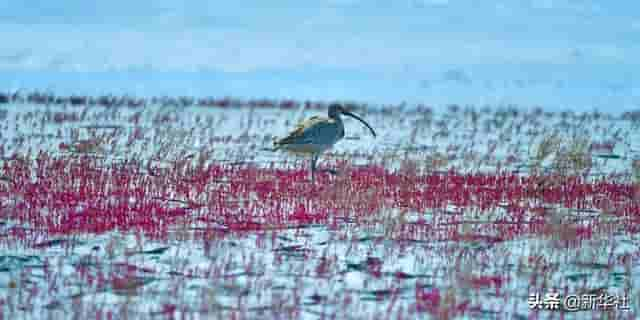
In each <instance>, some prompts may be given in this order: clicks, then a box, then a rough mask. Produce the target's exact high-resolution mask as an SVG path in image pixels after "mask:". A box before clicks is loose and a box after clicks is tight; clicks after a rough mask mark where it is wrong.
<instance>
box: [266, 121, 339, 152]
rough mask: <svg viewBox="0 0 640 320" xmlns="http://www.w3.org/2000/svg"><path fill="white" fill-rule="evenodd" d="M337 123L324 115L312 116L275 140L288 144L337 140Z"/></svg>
mask: <svg viewBox="0 0 640 320" xmlns="http://www.w3.org/2000/svg"><path fill="white" fill-rule="evenodd" d="M336 129H337V128H336V123H335V121H334V120H332V119H328V118H324V117H317V116H316V117H311V118H309V119H307V120H305V121H303V122H301V123H300V124H298V125H297V126H296V128H295V129H294V130H293V131H291V133H289V135H287V136H286V137H284V138H282V139H280V140H278V141H276V142H275V144H276V145H286V144H325V143H332V142H335V141H333V140H335V138H336V136H337V130H336Z"/></svg>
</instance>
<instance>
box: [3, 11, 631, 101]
mask: <svg viewBox="0 0 640 320" xmlns="http://www.w3.org/2000/svg"><path fill="white" fill-rule="evenodd" d="M639 12H640V2H638V1H609V2H605V1H598V2H596V1H587V0H585V1H577V0H572V1H569V0H520V1H515V0H514V1H472V0H460V1H456V0H422V1H418V0H413V1H411V0H407V1H358V0H324V1H315V2H313V3H311V4H310V3H306V2H300V1H271V2H268V3H267V2H264V1H235V2H231V1H226V2H223V3H219V2H217V1H216V2H214V1H204V0H196V1H184V2H178V1H123V0H112V1H108V2H104V1H103V2H88V1H79V0H68V1H64V2H63V3H62V4H60V3H58V2H52V1H7V0H0V39H3V41H0V90H18V89H22V90H34V89H38V90H47V91H51V92H54V93H56V94H92V95H96V94H105V93H113V94H132V95H138V96H151V95H194V96H216V97H218V96H227V95H229V96H234V97H239V98H262V97H266V98H293V99H313V100H351V101H359V102H367V103H369V104H373V105H375V104H397V103H401V102H407V103H409V104H418V103H421V104H426V105H430V106H434V107H438V106H446V105H448V104H461V105H475V106H484V105H492V106H501V105H517V106H521V107H523V108H527V107H534V106H542V107H544V108H547V109H563V110H565V109H572V110H593V109H598V110H600V111H612V112H620V111H624V110H630V109H638V108H639V107H640V59H638V58H637V57H640V14H639Z"/></svg>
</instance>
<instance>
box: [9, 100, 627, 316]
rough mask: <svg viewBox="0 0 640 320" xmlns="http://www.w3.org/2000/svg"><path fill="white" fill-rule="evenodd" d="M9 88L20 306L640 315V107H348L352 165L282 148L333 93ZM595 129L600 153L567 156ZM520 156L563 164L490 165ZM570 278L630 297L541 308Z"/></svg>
mask: <svg viewBox="0 0 640 320" xmlns="http://www.w3.org/2000/svg"><path fill="white" fill-rule="evenodd" d="M0 108H1V109H2V110H6V111H7V113H6V121H5V122H4V125H3V126H2V130H1V131H0V133H1V134H2V145H3V148H2V150H3V160H2V161H3V169H2V171H1V172H2V177H3V180H2V183H0V186H1V189H0V200H1V202H0V203H1V204H2V209H1V210H2V211H1V212H2V214H1V217H2V224H1V225H0V230H2V231H1V232H0V234H1V235H2V238H1V240H0V250H1V251H0V287H2V288H3V290H2V291H1V292H0V299H1V300H0V305H1V308H0V312H1V315H2V318H5V317H6V318H12V319H13V318H16V317H28V318H59V317H64V316H66V315H68V314H74V315H76V316H78V317H80V318H89V317H91V318H93V317H96V318H104V317H107V318H110V317H115V318H125V317H136V318H170V317H183V316H184V317H186V318H198V319H199V318H221V319H226V318H229V317H232V316H235V317H236V318H243V319H244V318H249V319H252V318H264V317H266V318H304V319H321V318H328V317H331V318H353V319H361V318H380V319H386V318H434V319H438V318H442V319H444V318H485V319H514V318H516V319H517V318H520V319H531V318H533V319H535V318H541V319H547V318H559V317H561V316H562V317H564V318H565V319H584V318H587V319H591V318H593V319H599V318H602V317H611V318H616V319H634V318H636V317H637V310H638V307H640V300H639V299H638V297H639V295H638V293H639V292H638V291H639V290H638V281H639V279H640V278H639V277H640V276H639V271H640V270H639V268H638V265H639V264H638V259H639V258H640V255H639V254H640V252H639V251H638V245H639V244H640V243H639V240H640V239H639V237H638V230H639V229H638V223H639V222H640V220H639V219H640V218H639V217H640V216H638V212H639V210H638V206H639V204H638V197H637V195H636V194H634V193H633V192H635V191H634V190H636V189H634V186H635V185H634V181H636V182H635V183H636V184H637V180H634V171H633V170H632V168H633V165H634V163H635V162H634V161H636V159H637V158H638V154H637V150H638V145H637V141H639V140H638V139H637V137H638V123H637V122H634V121H631V120H625V119H622V118H619V117H616V118H614V117H609V116H607V115H606V114H601V115H599V116H596V115H594V114H559V113H545V112H536V111H534V110H531V111H530V112H524V111H519V112H514V111H513V110H511V109H502V110H485V111H481V110H476V111H475V112H471V110H464V109H461V110H456V109H455V108H450V109H449V110H447V111H442V112H436V113H427V112H424V111H422V112H410V111H394V112H381V111H379V110H378V111H369V112H366V111H363V110H359V111H361V112H360V114H361V115H362V116H363V118H365V119H366V120H367V121H368V122H369V123H370V124H371V125H372V126H373V127H374V128H375V129H376V131H377V132H378V133H379V137H378V138H377V139H373V138H371V137H370V136H369V135H368V132H367V130H366V128H364V127H362V126H361V125H360V124H359V123H358V122H356V121H351V120H346V122H345V126H346V132H347V134H346V137H345V139H344V140H343V141H341V142H339V143H338V144H337V145H336V146H335V148H334V149H332V150H331V152H328V153H327V154H326V155H324V156H323V157H322V160H321V164H320V165H321V167H326V168H336V170H337V171H338V175H336V176H334V175H330V174H321V175H320V177H319V181H318V182H317V184H315V185H311V183H310V182H309V181H308V171H307V163H306V161H305V159H301V158H294V157H291V156H289V155H286V154H281V153H275V152H273V151H270V150H269V149H270V148H271V141H272V139H273V138H274V137H276V136H282V135H284V134H286V132H287V131H288V130H290V129H291V128H292V127H293V126H294V124H295V123H297V122H298V121H299V120H300V119H302V118H306V117H308V116H310V115H312V114H313V115H315V114H317V113H319V112H320V111H318V110H305V111H298V110H296V109H282V108H250V107H247V106H246V105H242V106H232V107H228V108H213V107H200V106H190V107H167V106H164V107H163V106H160V105H154V104H149V105H147V106H145V107H138V108H125V107H119V108H115V107H113V108H105V107H101V106H92V107H84V106H81V107H72V106H68V107H64V106H61V105H49V106H47V105H36V104H32V105H24V104H4V105H1V106H0ZM474 119H475V120H474ZM551 132H557V133H558V137H560V139H561V140H560V141H561V142H560V143H559V144H558V145H557V150H558V152H557V153H555V154H551V155H549V156H548V157H545V158H544V159H542V160H540V161H538V162H536V161H535V155H536V154H537V152H538V150H539V149H540V148H541V142H542V141H544V138H545V136H547V134H548V133H551ZM576 138H586V139H587V141H588V143H589V149H588V153H587V156H588V159H589V162H590V164H589V165H588V166H586V167H585V166H582V165H581V163H582V162H579V161H574V162H562V161H561V160H562V158H561V154H562V152H561V151H570V150H573V149H572V148H571V146H572V145H575V143H576V141H579V140H576ZM45 151H46V154H47V156H48V157H43V156H42V154H44V152H45ZM38 159H40V160H38ZM56 159H60V160H61V162H60V163H59V164H56V162H55V160H56ZM39 161H40V162H39ZM181 161H182V162H181ZM536 163H537V165H536ZM563 165H564V166H563ZM43 168H44V169H43ZM45 169H46V170H45ZM89 169H90V170H89ZM39 170H40V171H39ZM43 170H44V171H43ZM74 170H81V171H74ZM82 170H84V171H82ZM74 172H75V173H77V175H74ZM80 175H82V176H80ZM120 175H122V177H123V178H122V179H124V180H118V179H120ZM501 175H502V176H507V175H510V176H512V177H522V179H524V180H522V181H523V182H522V186H523V188H524V187H526V186H529V185H530V184H531V183H532V182H530V181H531V180H527V177H532V176H541V177H542V180H540V181H542V182H541V183H547V181H552V182H550V183H551V184H550V185H549V186H548V187H546V188H542V187H541V189H536V190H533V191H531V192H532V193H531V194H528V193H527V194H524V193H523V192H524V191H522V190H520V191H519V190H518V187H514V185H511V184H500V183H502V182H500V183H497V182H490V181H489V180H482V179H483V178H482V177H492V176H501ZM52 176H55V177H52ZM56 177H57V178H56ZM126 177H129V178H130V180H126V179H125V178H126ZM443 177H444V178H443ZM465 177H466V178H465ZM198 178H201V179H204V180H203V181H204V182H202V183H200V182H198V181H200V180H197V179H198ZM56 179H58V180H56ZM439 179H445V180H439ZM446 179H451V180H446ZM456 179H457V180H456ZM465 179H466V180H465ZM474 179H475V180H474ZM478 179H480V180H478ZM514 179H515V178H514ZM571 179H578V180H575V181H574V180H571ZM118 181H121V184H120V185H118ZM128 181H131V182H128ZM274 181H275V182H274ZM277 181H280V183H278V182H277ZM474 181H475V182H474ZM514 181H515V180H514ZM518 181H520V180H518ZM553 181H556V182H553ZM48 182H51V184H47V183H48ZM512 183H515V182H512ZM83 186H84V187H83ZM518 186H520V185H518ZM83 188H85V189H83ZM100 188H102V189H100ZM447 188H449V189H447ZM452 188H456V189H452ZM572 188H574V189H572ZM80 190H85V191H83V192H85V193H81V192H80ZM336 190H337V191H336ZM572 190H578V191H579V192H578V191H576V192H578V193H577V194H575V195H573V194H572V192H573V191H572ZM626 190H631V191H626ZM521 191H522V192H521ZM525 191H527V192H529V190H525ZM332 192H333V193H332ZM430 192H431V193H430ZM627 193H629V194H628V196H626V194H627ZM494 196H496V197H500V198H499V199H494V198H492V197H494ZM74 197H77V198H74ZM429 197H432V198H429ZM426 199H433V201H432V202H428V201H427V200H426ZM567 199H569V200H570V199H574V200H575V199H577V200H576V201H577V202H571V201H569V200H567ZM565 200H566V201H565ZM56 201H58V202H56ZM65 201H66V203H72V204H73V206H68V207H65V206H64V204H63V202H65ZM581 201H582V202H581ZM431 203H433V204H431ZM566 204H569V207H568V208H567V206H566ZM580 204H584V205H585V206H587V207H585V208H577V207H572V206H573V205H580ZM516 205H519V206H522V208H520V209H519V208H518V207H517V206H516ZM145 206H147V207H145ZM145 208H151V209H153V210H149V211H145ZM416 208H419V210H417V209H416ZM86 217H90V218H91V219H100V222H98V221H87V220H86V219H87V218H86ZM56 219H59V220H56ZM83 219H84V220H83ZM118 219H124V220H118ZM144 219H149V220H144ZM91 226H100V228H99V229H95V230H94V229H92V228H90V227H91ZM553 292H558V293H560V294H561V295H562V297H563V298H565V297H566V296H568V295H580V297H583V298H584V297H587V296H585V295H591V294H593V295H595V297H596V298H597V297H600V299H605V300H606V299H613V297H617V298H620V299H618V300H616V301H617V302H620V303H622V302H625V301H622V298H623V297H626V298H628V301H626V303H627V304H628V308H629V310H624V309H626V308H624V307H625V306H626V304H624V305H622V304H621V305H617V306H615V305H614V306H609V307H607V310H604V308H605V307H606V306H604V305H598V306H594V307H592V306H587V307H585V308H584V310H582V311H577V312H569V311H566V312H562V311H559V310H554V311H548V310H539V311H536V310H532V309H531V308H530V306H529V304H528V300H529V299H530V295H532V294H534V295H535V294H536V293H539V294H542V295H543V296H544V295H545V294H547V293H553ZM548 301H549V300H547V302H548ZM598 301H600V302H602V301H604V300H598ZM562 302H564V300H563V301H562ZM609 302H610V301H609ZM549 306H550V307H552V306H553V305H549ZM598 308H599V309H598ZM592 309H594V310H592Z"/></svg>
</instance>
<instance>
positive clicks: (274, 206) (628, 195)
mask: <svg viewBox="0 0 640 320" xmlns="http://www.w3.org/2000/svg"><path fill="white" fill-rule="evenodd" d="M136 163H137V165H136ZM341 166H342V168H343V169H342V174H341V175H340V176H338V177H332V176H330V175H329V174H324V175H321V176H320V177H319V181H318V183H317V184H310V183H309V181H307V179H306V176H305V174H304V170H303V169H296V170H285V169H272V168H259V167H255V166H252V165H229V164H224V163H220V164H217V163H215V162H213V163H209V164H204V162H200V163H199V164H197V162H193V161H191V159H184V160H181V161H176V162H173V164H172V165H171V166H169V167H166V168H165V169H162V170H161V171H158V170H159V169H154V168H153V167H147V168H146V170H145V168H144V167H143V166H141V163H140V162H138V161H123V162H120V163H107V162H106V160H103V159H101V158H95V157H90V156H76V155H74V154H68V155H51V154H49V153H47V152H40V153H39V154H38V156H37V157H36V158H35V159H33V160H32V159H29V158H16V160H13V161H5V162H4V164H3V167H2V171H1V176H2V177H3V183H2V184H1V186H0V197H1V198H2V203H3V211H4V215H5V216H7V217H10V218H11V219H16V220H18V221H21V222H23V223H28V224H30V225H39V226H43V227H44V230H46V232H48V233H52V234H67V233H70V232H98V233H99V232H106V231H109V230H114V229H117V230H129V229H132V228H133V229H140V230H142V231H144V232H145V233H148V234H154V235H156V236H162V235H163V234H164V233H165V232H166V230H167V229H168V228H170V227H171V226H172V225H173V224H174V223H178V222H179V223H182V224H187V225H189V224H198V223H204V225H205V227H206V226H212V225H213V224H216V225H219V226H222V227H223V228H226V229H227V230H229V231H249V230H260V229H273V228H276V229H279V228H287V227H291V226H300V225H308V224H311V223H326V224H333V223H335V221H336V218H337V217H343V218H346V219H349V220H352V221H355V222H356V223H365V224H366V223H371V222H374V221H379V222H381V223H383V222H384V221H386V223H389V222H390V220H388V219H382V220H376V219H377V218H374V217H376V216H378V215H379V214H380V213H385V212H386V213H385V215H387V216H388V212H390V211H389V210H393V209H394V208H397V209H400V210H401V211H402V212H405V213H403V214H402V216H405V215H406V212H416V213H418V214H419V215H420V214H424V213H428V212H433V214H430V215H428V216H427V217H429V220H430V221H431V222H429V223H424V222H421V223H414V222H411V223H409V222H407V221H406V219H405V218H402V219H401V220H398V222H399V223H394V224H393V225H394V228H398V229H400V230H406V231H409V230H413V231H412V232H417V233H416V234H411V233H409V234H406V236H410V237H419V238H421V237H428V238H433V237H435V238H439V237H443V238H444V239H455V238H457V237H459V236H460V233H459V232H458V231H457V226H459V225H462V223H463V220H461V219H462V217H463V216H462V215H459V214H455V212H461V210H479V211H480V212H485V211H497V210H503V209H506V211H505V212H503V213H502V214H498V215H495V220H494V221H489V222H487V223H486V224H485V225H483V226H481V227H480V228H479V229H478V230H477V231H475V232H478V233H477V234H483V233H485V232H488V233H487V234H486V235H492V234H495V233H496V232H497V233H498V234H500V235H501V238H502V239H503V240H504V239H508V238H512V237H515V236H517V235H519V234H526V233H530V232H539V231H540V230H543V229H544V228H545V227H544V226H545V225H548V226H549V227H550V228H551V229H548V228H547V230H554V229H553V228H555V224H557V223H558V222H557V221H555V220H554V219H550V218H549V217H551V216H549V215H548V213H546V212H547V211H545V210H547V209H545V208H546V207H548V206H558V208H569V209H575V210H580V211H584V210H603V209H606V211H607V212H609V213H610V214H612V215H614V216H616V217H618V218H619V219H621V220H620V221H621V223H622V224H623V225H624V226H625V227H628V228H630V229H633V228H637V223H638V221H640V218H639V217H640V205H639V204H638V203H637V201H635V200H634V194H635V193H634V192H635V187H634V185H631V184H623V183H616V182H608V181H605V180H601V181H593V182H588V181H585V180H584V179H583V178H581V177H575V176H574V177H571V176H529V177H523V176H517V175H513V174H508V173H502V174H459V173H456V172H455V171H449V172H447V173H429V172H425V173H422V174H418V173H417V172H416V171H415V170H411V169H410V167H406V168H404V169H400V170H399V171H387V170H385V169H383V168H381V167H376V166H368V167H357V168H353V167H345V166H344V165H341ZM407 170H409V171H407ZM408 172H411V173H410V174H407V173H408ZM541 181H555V182H552V183H547V184H544V183H543V184H541V183H540V182H541ZM450 205H453V206H455V207H457V208H458V209H456V211H454V212H452V213H454V214H449V215H442V214H440V213H438V212H445V211H447V210H449V209H448V207H449V206H450ZM380 217H382V216H380ZM372 218H373V219H372ZM503 222H510V223H515V224H506V223H503ZM596 222H597V219H596ZM434 224H436V225H441V226H443V227H444V229H442V230H443V231H444V230H448V231H446V232H442V233H433V234H427V233H426V232H425V231H426V230H427V229H428V228H432V227H434V226H435V225H434ZM593 227H594V225H593V224H588V225H584V226H581V227H577V229H575V230H576V232H577V233H576V235H580V237H585V238H588V237H590V236H591V234H592V232H591V230H592V229H593ZM419 230H422V231H419ZM566 230H569V229H566ZM566 230H565V231H566Z"/></svg>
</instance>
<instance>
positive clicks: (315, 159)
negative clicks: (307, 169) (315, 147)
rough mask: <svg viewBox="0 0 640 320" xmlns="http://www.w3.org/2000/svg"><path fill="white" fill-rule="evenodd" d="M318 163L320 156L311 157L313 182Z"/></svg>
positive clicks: (315, 154)
mask: <svg viewBox="0 0 640 320" xmlns="http://www.w3.org/2000/svg"><path fill="white" fill-rule="evenodd" d="M317 162H318V154H317V153H314V154H313V156H312V157H311V182H314V181H315V172H316V163H317Z"/></svg>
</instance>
